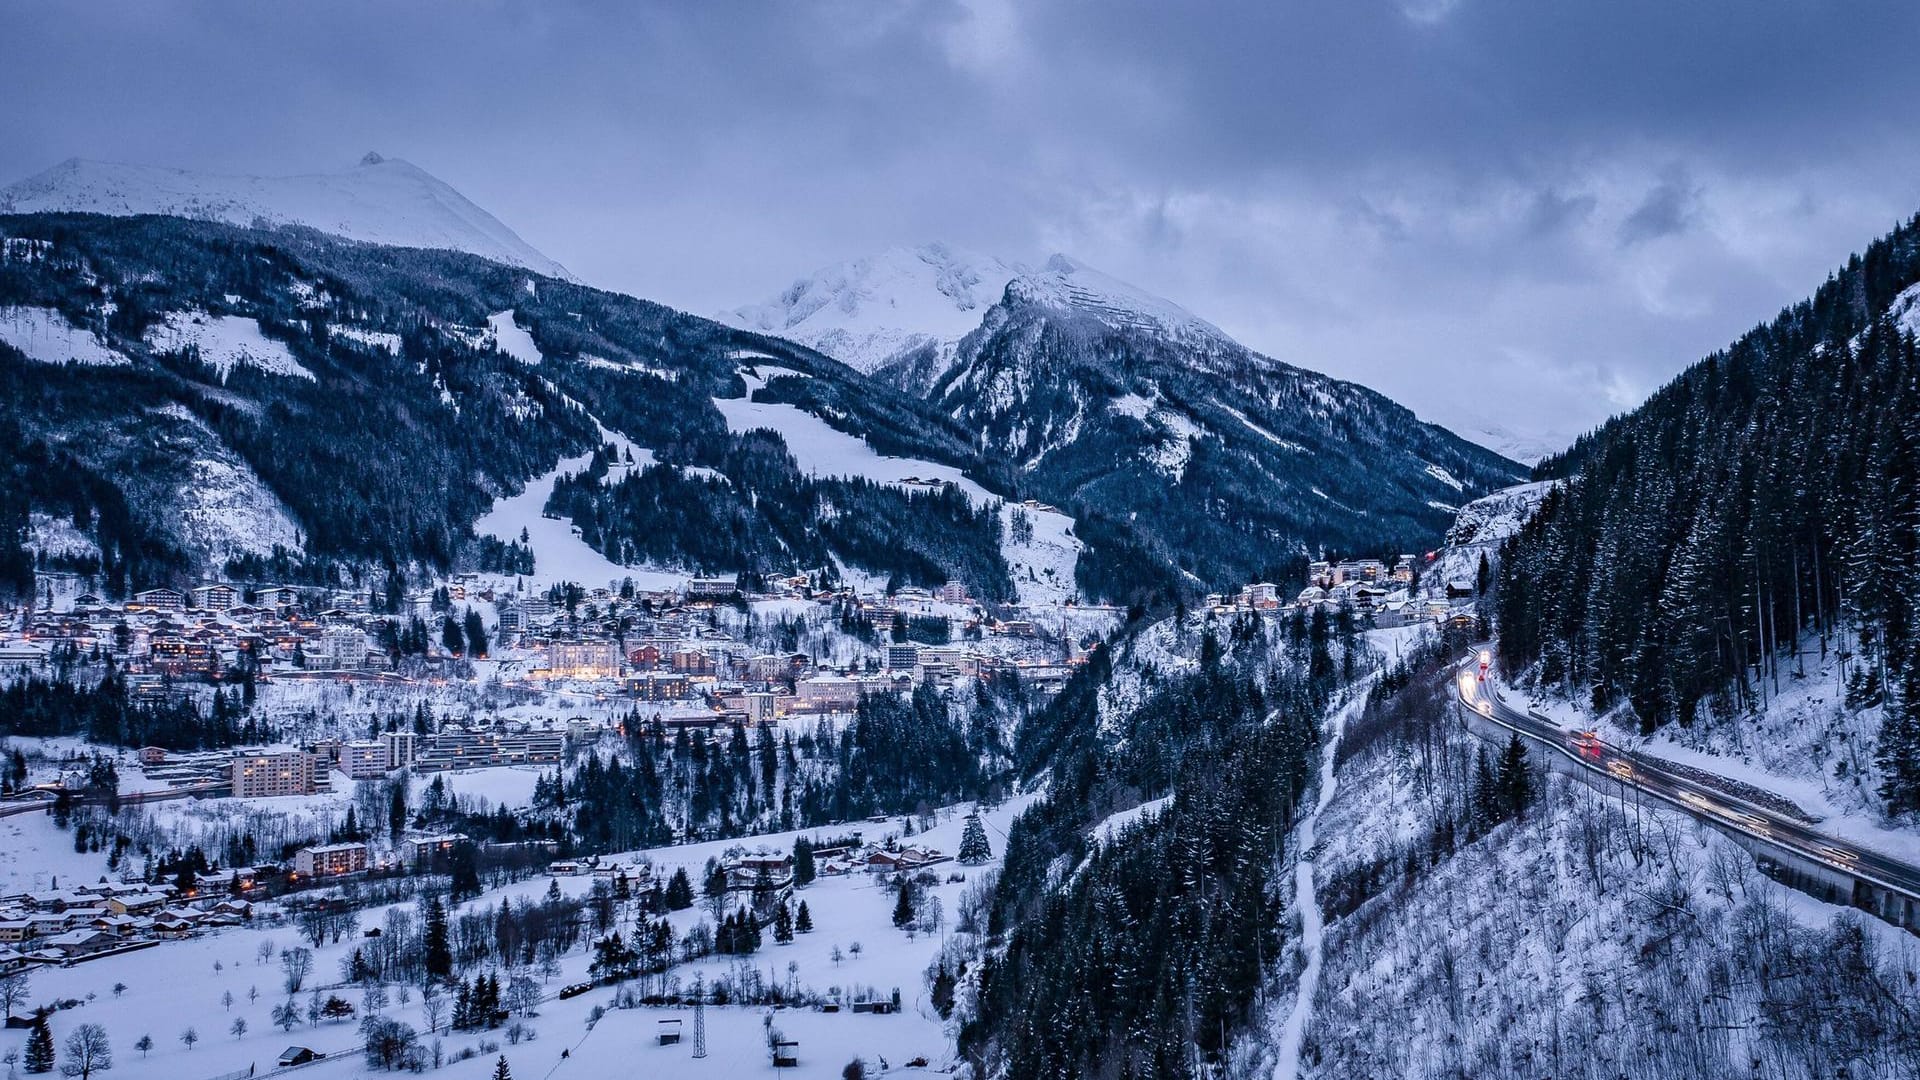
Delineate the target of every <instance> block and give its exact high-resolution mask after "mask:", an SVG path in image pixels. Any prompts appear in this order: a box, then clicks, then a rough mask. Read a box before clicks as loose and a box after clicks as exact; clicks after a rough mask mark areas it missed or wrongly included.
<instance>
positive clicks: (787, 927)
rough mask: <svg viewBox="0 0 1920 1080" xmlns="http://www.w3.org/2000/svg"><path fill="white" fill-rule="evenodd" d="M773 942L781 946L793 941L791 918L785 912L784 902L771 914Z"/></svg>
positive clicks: (785, 903) (785, 904) (785, 905)
mask: <svg viewBox="0 0 1920 1080" xmlns="http://www.w3.org/2000/svg"><path fill="white" fill-rule="evenodd" d="M773 940H775V941H777V942H779V943H781V944H782V945H784V944H786V943H787V942H789V941H792V940H793V916H792V915H791V914H789V913H788V912H787V902H786V901H785V900H782V901H780V906H779V907H777V908H775V909H774V912H773Z"/></svg>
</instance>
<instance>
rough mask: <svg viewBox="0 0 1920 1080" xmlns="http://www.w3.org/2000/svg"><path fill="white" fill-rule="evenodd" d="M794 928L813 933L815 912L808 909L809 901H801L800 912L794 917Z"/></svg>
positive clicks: (801, 931) (805, 932) (803, 932)
mask: <svg viewBox="0 0 1920 1080" xmlns="http://www.w3.org/2000/svg"><path fill="white" fill-rule="evenodd" d="M793 928H794V929H795V930H797V931H799V932H800V933H802V934H811V933H813V913H812V912H809V911H808V910H807V902H806V901H805V900H802V901H800V914H798V915H797V916H795V917H794V920H793Z"/></svg>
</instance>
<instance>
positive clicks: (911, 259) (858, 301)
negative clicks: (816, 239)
mask: <svg viewBox="0 0 1920 1080" xmlns="http://www.w3.org/2000/svg"><path fill="white" fill-rule="evenodd" d="M1020 272H1021V268H1020V267H1019V266H1017V265H1015V264H1012V263H1008V262H1004V261H1002V260H1001V259H998V258H995V257H994V256H991V255H979V254H976V253H974V252H970V251H962V250H959V249H957V248H951V247H948V246H947V245H945V244H938V243H935V244H926V245H923V246H921V247H917V248H905V247H899V248H890V249H888V250H886V251H883V252H881V253H880V254H878V255H875V256H872V257H870V258H864V259H854V260H851V261H849V262H843V263H836V264H835V265H833V266H828V267H823V268H822V269H820V270H818V271H815V272H814V273H813V274H811V275H809V276H808V277H804V278H801V279H800V280H798V281H796V282H794V283H793V284H792V285H790V286H788V287H787V289H786V290H785V291H783V292H782V293H781V294H780V295H779V296H776V297H774V298H773V299H771V300H768V301H766V302H765V303H761V304H750V305H748V306H746V307H739V308H735V309H733V310H732V311H724V312H721V313H720V316H719V317H720V320H721V321H722V322H726V323H731V324H732V325H734V326H738V327H740V328H741V329H743V330H754V331H758V332H759V333H763V334H774V335H777V336H779V337H783V338H786V339H788V340H789V341H797V342H799V343H800V344H802V345H807V346H810V347H812V348H815V349H818V350H820V351H821V352H823V353H826V354H827V355H828V356H831V357H833V358H834V359H836V360H839V361H840V362H842V363H844V364H847V365H848V366H850V367H853V368H856V369H858V370H860V371H862V372H871V371H874V370H877V369H879V368H882V367H885V366H886V365H888V364H890V363H892V362H894V361H896V360H898V359H900V358H901V357H902V356H903V355H904V354H907V353H911V352H914V351H916V350H918V349H921V348H925V347H928V346H932V347H934V348H935V349H941V348H945V349H948V350H951V347H952V346H953V344H954V343H955V342H957V341H959V340H960V338H962V337H963V336H965V335H966V333H967V332H968V331H970V330H972V329H973V328H974V327H976V326H978V325H980V316H981V315H982V314H983V313H984V312H985V311H986V309H987V308H989V307H992V306H993V305H994V304H996V303H998V302H999V300H1000V296H1001V294H1002V293H1004V292H1005V291H1006V287H1007V282H1008V281H1011V280H1012V279H1013V278H1014V276H1015V275H1016V274H1018V273H1020Z"/></svg>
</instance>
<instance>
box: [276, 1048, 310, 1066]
mask: <svg viewBox="0 0 1920 1080" xmlns="http://www.w3.org/2000/svg"><path fill="white" fill-rule="evenodd" d="M319 1059H320V1055H319V1054H316V1053H314V1052H313V1051H312V1050H309V1049H307V1048H306V1047H304V1046H289V1047H287V1049H286V1052H285V1053H283V1054H281V1055H280V1060H279V1062H277V1064H278V1065H279V1067H280V1068H282V1069H285V1068H290V1067H292V1066H294V1065H305V1064H306V1063H307V1062H309V1061H318V1060H319Z"/></svg>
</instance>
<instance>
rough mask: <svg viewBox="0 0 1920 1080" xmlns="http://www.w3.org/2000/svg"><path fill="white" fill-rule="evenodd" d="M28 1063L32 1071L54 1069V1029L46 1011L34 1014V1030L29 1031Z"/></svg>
mask: <svg viewBox="0 0 1920 1080" xmlns="http://www.w3.org/2000/svg"><path fill="white" fill-rule="evenodd" d="M26 1065H27V1071H28V1072H30V1073H46V1072H52V1071H53V1029H52V1028H50V1027H48V1026H47V1014H46V1013H44V1012H38V1013H35V1014H34V1015H33V1030H31V1031H29V1032H27V1052H26Z"/></svg>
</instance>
